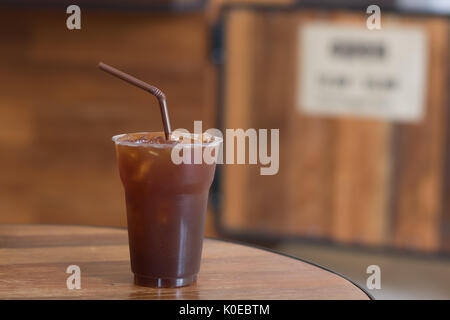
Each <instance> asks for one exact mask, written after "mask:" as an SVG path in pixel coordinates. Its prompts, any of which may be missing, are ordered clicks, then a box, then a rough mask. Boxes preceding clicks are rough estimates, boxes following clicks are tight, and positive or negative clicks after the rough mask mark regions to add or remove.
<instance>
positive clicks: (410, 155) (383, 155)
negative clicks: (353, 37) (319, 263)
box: [223, 9, 449, 251]
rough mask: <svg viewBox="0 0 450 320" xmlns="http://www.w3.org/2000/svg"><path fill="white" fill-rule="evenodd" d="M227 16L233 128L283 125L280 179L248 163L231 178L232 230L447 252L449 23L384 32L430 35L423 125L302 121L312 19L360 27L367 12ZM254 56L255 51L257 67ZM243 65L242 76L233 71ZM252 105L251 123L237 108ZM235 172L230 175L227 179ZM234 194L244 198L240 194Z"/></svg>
mask: <svg viewBox="0 0 450 320" xmlns="http://www.w3.org/2000/svg"><path fill="white" fill-rule="evenodd" d="M244 12H245V13H244ZM228 14H229V19H228V20H227V21H226V22H227V24H226V25H227V26H228V27H227V28H226V34H227V38H226V41H225V48H226V50H227V51H226V52H227V53H228V55H227V56H226V62H225V65H226V68H227V69H226V70H227V72H226V73H225V75H226V77H225V81H224V86H225V89H226V99H225V112H226V114H227V115H228V116H227V117H226V121H225V127H226V128H237V127H244V128H280V146H281V149H280V171H279V173H278V175H277V176H274V177H267V176H266V177H264V176H260V175H259V171H258V170H255V169H250V168H247V169H244V166H243V168H242V170H241V171H240V173H239V174H236V175H235V176H234V177H233V178H232V179H225V180H224V181H223V187H224V189H223V190H224V197H225V199H227V201H226V203H227V204H226V207H225V210H224V211H223V215H224V222H225V225H224V226H225V228H228V230H241V231H244V232H249V231H258V232H260V233H263V234H264V233H265V234H266V235H270V234H271V235H278V236H287V235H288V236H292V235H294V236H301V237H309V238H311V237H312V238H321V239H331V240H335V241H338V242H343V243H354V244H363V245H370V246H395V247H399V248H409V249H417V250H425V251H436V250H446V249H445V248H448V245H447V244H446V243H445V242H440V240H439V239H442V237H441V236H440V232H441V224H442V223H443V221H444V220H443V219H444V218H443V217H445V216H446V215H448V213H445V212H443V210H444V209H443V202H444V199H445V195H444V193H443V191H444V189H443V186H444V182H445V180H444V178H443V175H444V167H445V165H446V164H445V163H444V159H445V152H446V151H445V150H446V148H448V141H447V140H446V139H447V138H446V135H447V128H448V115H447V111H446V110H447V106H446V105H445V102H446V99H447V96H448V88H449V82H448V72H447V69H446V68H447V67H446V66H447V64H448V57H449V50H448V42H449V34H448V21H447V20H445V19H443V18H432V17H411V16H410V17H408V16H402V17H400V16H398V15H395V14H386V15H385V16H384V20H383V23H384V24H385V25H386V24H399V25H411V26H420V27H422V28H424V29H425V31H426V33H427V35H428V39H429V48H428V50H429V61H428V81H427V83H428V87H427V89H428V90H427V101H426V118H425V119H424V121H422V122H421V123H419V124H399V123H397V122H396V121H386V120H380V119H379V120H376V119H374V120H372V119H363V118H358V117H343V116H341V117H335V116H334V117H333V116H313V115H305V114H303V113H302V112H301V111H299V110H298V109H297V107H296V105H295V95H296V91H295V90H296V88H297V81H299V79H297V74H296V72H297V71H298V69H299V68H298V67H299V66H298V63H299V60H298V57H299V51H298V47H297V46H298V45H297V31H298V28H300V27H301V26H302V24H304V23H307V22H311V21H321V22H326V23H336V24H352V23H353V24H358V25H361V24H364V23H365V19H366V17H365V16H363V15H361V14H358V13H349V12H346V11H343V10H341V11H327V10H306V9H304V10H300V11H276V10H274V11H271V10H267V11H266V10H259V11H258V10H251V9H241V10H237V9H236V10H234V11H231V12H230V13H228ZM242 14H245V15H247V16H252V19H251V20H247V21H246V22H245V24H244V23H241V24H240V22H239V21H237V20H235V19H236V18H235V16H238V15H242ZM250 30H251V32H250ZM255 30H258V32H255ZM248 33H251V35H252V36H251V35H249V36H248V40H247V41H242V34H248ZM242 42H245V45H244V44H242ZM230 48H233V49H232V54H230ZM236 50H237V51H238V53H240V54H238V53H237V52H236ZM253 52H258V54H257V55H255V56H254V59H253V60H252V59H250V58H249V56H250V55H251V54H253ZM243 56H246V57H247V58H246V59H247V60H246V61H247V63H246V64H245V67H243V66H242V65H241V64H240V63H241V62H242V57H243ZM239 61H241V62H239ZM235 69H236V70H239V71H236V72H235V73H233V72H231V71H230V70H235ZM249 73H250V74H249ZM247 81H252V82H251V83H246V82H247ZM237 82H238V84H237ZM241 90H242V91H245V98H244V100H245V103H243V102H242V100H241V102H238V103H237V104H236V103H235V102H236V101H239V100H240V97H241V95H240V93H239V92H240V91H241ZM229 97H233V100H229ZM245 106H248V107H249V108H250V109H251V111H250V116H249V114H248V112H249V111H242V110H239V111H238V110H237V109H241V108H242V107H245ZM243 112H245V114H246V116H245V117H243V116H242V113H243ZM447 165H448V164H447ZM232 170H235V169H232ZM232 170H231V169H230V167H228V166H227V167H225V168H224V175H225V176H227V175H230V174H231V173H230V172H231V171H232ZM235 188H238V189H239V191H237V190H236V189H235ZM230 190H233V191H232V193H233V192H234V193H239V198H236V197H235V196H233V194H232V193H229V192H230ZM235 199H240V200H239V201H234V200H235ZM275 199H276V200H275ZM228 202H230V203H232V207H230V206H229V204H228ZM227 206H228V207H227Z"/></svg>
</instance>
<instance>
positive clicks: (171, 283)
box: [134, 274, 197, 288]
mask: <svg viewBox="0 0 450 320" xmlns="http://www.w3.org/2000/svg"><path fill="white" fill-rule="evenodd" d="M195 281H197V275H193V276H189V277H184V278H150V277H143V276H139V275H137V274H135V275H134V284H136V285H138V286H142V287H152V288H176V287H185V286H188V285H191V284H193V283H194V282H195Z"/></svg>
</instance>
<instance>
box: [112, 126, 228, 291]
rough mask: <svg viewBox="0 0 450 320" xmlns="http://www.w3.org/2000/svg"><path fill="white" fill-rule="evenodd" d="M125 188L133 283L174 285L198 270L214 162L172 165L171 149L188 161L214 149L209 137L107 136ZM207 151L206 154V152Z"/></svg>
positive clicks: (188, 281) (191, 277)
mask: <svg viewBox="0 0 450 320" xmlns="http://www.w3.org/2000/svg"><path fill="white" fill-rule="evenodd" d="M113 141H114V142H115V145H116V152H117V158H118V165H119V172H120V178H121V180H122V183H123V186H124V189H125V198H126V209H127V221H128V236H129V245H130V258H131V269H132V271H133V273H134V276H135V283H136V284H138V285H143V286H151V287H178V286H185V285H189V284H191V283H193V282H195V281H196V278H197V274H198V272H199V269H200V258H201V253H202V242H203V231H204V223H205V214H206V207H207V203H208V194H209V188H210V186H211V183H212V181H213V177H214V171H215V166H216V164H215V162H213V163H211V161H208V163H207V162H206V161H202V162H201V163H194V161H191V162H190V163H184V162H183V163H178V164H176V163H174V161H173V159H172V152H173V150H174V148H178V149H179V148H180V147H181V148H182V149H183V152H184V153H185V154H186V153H187V155H188V156H192V157H190V158H191V159H192V160H193V156H194V153H195V151H196V150H197V151H201V153H202V154H203V153H204V152H205V150H207V149H208V148H209V149H210V150H208V152H209V154H213V155H214V153H215V152H216V150H218V146H219V144H220V142H221V139H220V138H218V137H214V136H211V135H206V134H203V135H200V136H195V135H193V134H181V135H176V134H171V136H170V139H169V140H166V138H165V137H164V133H163V132H157V133H150V132H145V133H132V134H122V135H118V136H114V137H113ZM211 148H212V153H211V152H210V151H211Z"/></svg>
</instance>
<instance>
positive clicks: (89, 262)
mask: <svg viewBox="0 0 450 320" xmlns="http://www.w3.org/2000/svg"><path fill="white" fill-rule="evenodd" d="M69 265H78V266H79V267H80V269H81V289H79V290H77V289H73V290H69V289H67V286H66V280H67V278H68V277H69V276H70V274H68V273H66V269H67V267H68V266H69ZM368 298H369V297H368V296H367V295H366V294H365V293H364V292H363V291H362V290H361V289H359V288H358V287H356V286H355V285H354V284H352V283H351V282H349V281H348V280H346V279H344V278H342V277H341V276H339V275H336V274H334V273H332V272H329V271H326V270H324V269H322V268H319V267H316V266H313V265H311V264H309V263H307V262H304V261H300V260H297V259H294V258H291V257H287V256H284V255H281V254H277V253H274V252H270V251H267V250H262V249H258V248H254V247H251V246H246V245H241V244H236V243H232V242H227V241H220V240H214V239H205V242H204V249H203V258H202V264H201V270H200V273H199V277H198V281H197V283H196V284H194V285H192V286H188V287H183V288H175V289H153V288H145V287H139V286H136V285H134V284H133V275H132V273H131V270H130V260H129V251H128V238H127V231H126V229H114V228H101V227H86V226H54V225H0V299H368Z"/></svg>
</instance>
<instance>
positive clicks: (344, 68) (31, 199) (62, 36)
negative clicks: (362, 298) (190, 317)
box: [0, 0, 450, 299]
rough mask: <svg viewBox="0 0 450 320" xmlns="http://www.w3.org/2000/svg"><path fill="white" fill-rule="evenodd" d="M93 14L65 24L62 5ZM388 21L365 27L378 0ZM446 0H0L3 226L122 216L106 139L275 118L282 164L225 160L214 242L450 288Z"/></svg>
mask: <svg viewBox="0 0 450 320" xmlns="http://www.w3.org/2000/svg"><path fill="white" fill-rule="evenodd" d="M69 4H78V5H79V6H80V8H81V30H68V29H67V27H66V19H67V17H68V16H69V15H68V14H67V13H66V7H67V6H68V5H69ZM371 4H376V5H378V6H379V7H380V8H381V27H382V28H381V30H369V29H368V28H367V25H366V22H367V19H368V18H369V16H370V15H371V14H370V13H366V9H367V7H368V6H369V5H371ZM449 17H450V0H432V1H427V0H422V1H421V0H399V1H393V0H392V1H345V0H341V1H338V0H335V1H322V0H316V1H291V0H279V1H277V0H209V1H202V0H173V1H171V0H154V1H151V0H127V1H118V0H114V1H105V0H90V1H88V0H85V1H76V2H65V1H57V0H47V1H38V0H16V1H2V0H0V71H1V78H0V81H1V84H0V92H1V94H0V166H1V171H0V223H27V224H34V223H38V224H86V225H104V226H118V227H125V226H126V216H125V203H124V199H123V191H122V186H121V183H120V180H119V176H118V172H117V168H116V158H115V151H114V147H113V144H112V142H111V137H112V136H113V135H115V134H118V133H124V132H137V131H157V130H161V123H160V116H159V114H158V108H157V106H156V100H155V99H153V98H151V97H149V96H148V94H146V93H145V92H143V91H141V90H136V89H135V88H133V87H131V86H128V85H124V84H123V83H122V82H121V81H118V80H116V79H113V78H112V77H110V76H108V75H105V74H104V73H102V72H100V71H99V70H98V69H97V67H96V66H97V63H98V62H99V61H104V62H106V63H108V64H111V65H113V66H116V67H117V68H119V69H122V70H124V71H126V72H129V73H130V74H133V75H136V76H137V77H139V78H142V79H143V80H145V81H147V82H149V83H152V84H155V85H156V86H158V87H160V88H162V89H163V91H164V92H165V93H166V95H167V96H168V106H169V112H170V116H171V122H172V126H173V127H174V128H187V129H189V130H193V121H194V120H203V129H204V130H206V129H207V128H221V129H224V128H256V129H258V128H267V129H270V128H279V129H280V169H279V172H278V174H277V175H274V176H261V175H260V174H259V168H260V166H259V165H258V166H255V165H245V166H244V165H221V166H219V168H218V172H217V176H216V180H215V183H214V187H213V190H212V194H211V204H210V206H209V209H208V214H207V227H206V235H207V236H212V237H218V238H229V239H236V240H241V241H246V242H250V243H255V244H258V245H262V246H267V247H270V248H273V249H276V250H278V251H282V252H284V253H287V254H290V255H293V256H296V257H300V258H304V259H307V260H309V261H312V262H316V263H319V264H321V265H323V266H325V267H328V268H331V269H332V270H335V271H337V272H340V273H341V274H343V275H345V276H347V277H349V278H350V279H352V280H354V281H356V282H358V283H359V284H360V285H361V286H363V287H365V286H366V279H367V277H368V276H369V275H368V274H366V268H367V267H368V266H369V265H373V264H375V265H379V266H380V268H381V272H382V273H381V274H382V289H380V290H370V293H371V294H372V295H374V296H375V297H376V298H387V299H389V298H400V299H408V298H425V299H427V298H429V299H433V298H438V299H439V298H441V299H442V298H443V299H448V298H450V259H449V257H450V189H449V188H450V131H449V123H450V122H449V120H450V112H449V103H450V100H449V91H450V82H449V79H450V78H449V75H450V69H449V57H450V55H449V52H450V47H449V45H450V33H449V32H450V28H449V27H450V19H449Z"/></svg>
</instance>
